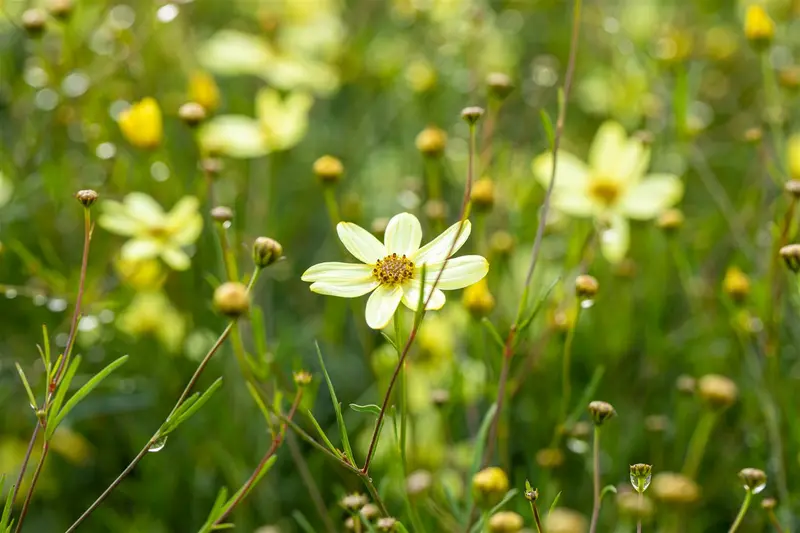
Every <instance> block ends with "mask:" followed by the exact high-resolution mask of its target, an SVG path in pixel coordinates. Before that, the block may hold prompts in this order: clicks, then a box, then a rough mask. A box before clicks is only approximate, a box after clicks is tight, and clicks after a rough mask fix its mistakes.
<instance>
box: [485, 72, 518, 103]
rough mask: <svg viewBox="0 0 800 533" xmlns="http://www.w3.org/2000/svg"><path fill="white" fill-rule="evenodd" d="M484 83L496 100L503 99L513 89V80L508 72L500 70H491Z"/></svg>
mask: <svg viewBox="0 0 800 533" xmlns="http://www.w3.org/2000/svg"><path fill="white" fill-rule="evenodd" d="M486 85H487V86H488V87H489V94H491V95H492V96H494V97H495V98H497V99H498V100H505V99H506V97H507V96H508V95H509V94H510V93H511V91H513V90H514V82H513V81H511V77H510V76H509V75H508V74H503V73H502V72H492V73H491V74H489V75H488V76H486Z"/></svg>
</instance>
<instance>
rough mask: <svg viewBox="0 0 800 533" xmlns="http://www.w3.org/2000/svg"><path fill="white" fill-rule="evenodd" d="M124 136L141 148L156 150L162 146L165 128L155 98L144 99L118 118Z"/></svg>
mask: <svg viewBox="0 0 800 533" xmlns="http://www.w3.org/2000/svg"><path fill="white" fill-rule="evenodd" d="M117 122H118V123H119V129H120V130H121V131H122V135H124V136H125V138H126V139H127V140H128V142H129V143H131V144H132V145H134V146H138V147H139V148H155V147H156V146H158V145H159V144H161V138H162V137H163V135H164V127H163V124H162V119H161V108H160V107H158V102H156V101H155V100H154V99H153V98H149V97H148V98H144V99H142V100H141V101H139V102H136V103H134V104H132V105H131V106H130V107H129V108H128V109H126V110H125V111H123V112H121V113H120V114H119V117H117Z"/></svg>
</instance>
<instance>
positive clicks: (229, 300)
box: [214, 281, 250, 318]
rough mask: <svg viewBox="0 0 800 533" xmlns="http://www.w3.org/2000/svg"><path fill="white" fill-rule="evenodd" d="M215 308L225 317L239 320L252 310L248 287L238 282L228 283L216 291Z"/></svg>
mask: <svg viewBox="0 0 800 533" xmlns="http://www.w3.org/2000/svg"><path fill="white" fill-rule="evenodd" d="M214 307H215V308H216V309H217V311H219V312H220V313H222V314H223V315H226V316H229V317H231V318H238V317H240V316H241V315H243V314H245V313H247V312H248V311H249V310H250V295H249V294H248V293H247V287H245V286H244V285H242V284H241V283H238V282H236V281H228V282H225V283H223V284H222V285H220V286H219V287H217V290H215V291H214Z"/></svg>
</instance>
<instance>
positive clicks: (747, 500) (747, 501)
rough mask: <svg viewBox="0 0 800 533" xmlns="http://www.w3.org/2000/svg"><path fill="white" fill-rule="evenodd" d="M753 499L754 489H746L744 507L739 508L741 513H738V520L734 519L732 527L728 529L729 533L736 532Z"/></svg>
mask: <svg viewBox="0 0 800 533" xmlns="http://www.w3.org/2000/svg"><path fill="white" fill-rule="evenodd" d="M752 499H753V491H751V490H750V489H745V493H744V501H743V502H742V507H741V508H740V509H739V514H738V515H736V520H734V521H733V524H732V525H731V528H730V529H729V530H728V533H734V532H735V531H736V530H737V529H739V526H740V525H741V524H742V520H744V515H745V514H746V513H747V508H748V507H750V500H752Z"/></svg>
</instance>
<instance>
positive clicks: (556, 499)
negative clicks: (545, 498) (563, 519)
mask: <svg viewBox="0 0 800 533" xmlns="http://www.w3.org/2000/svg"><path fill="white" fill-rule="evenodd" d="M561 492H562V491H558V494H556V497H555V498H553V503H551V504H550V510H548V511H547V514H550V513H552V512H553V509H555V508H556V506H557V505H558V500H560V499H561Z"/></svg>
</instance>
